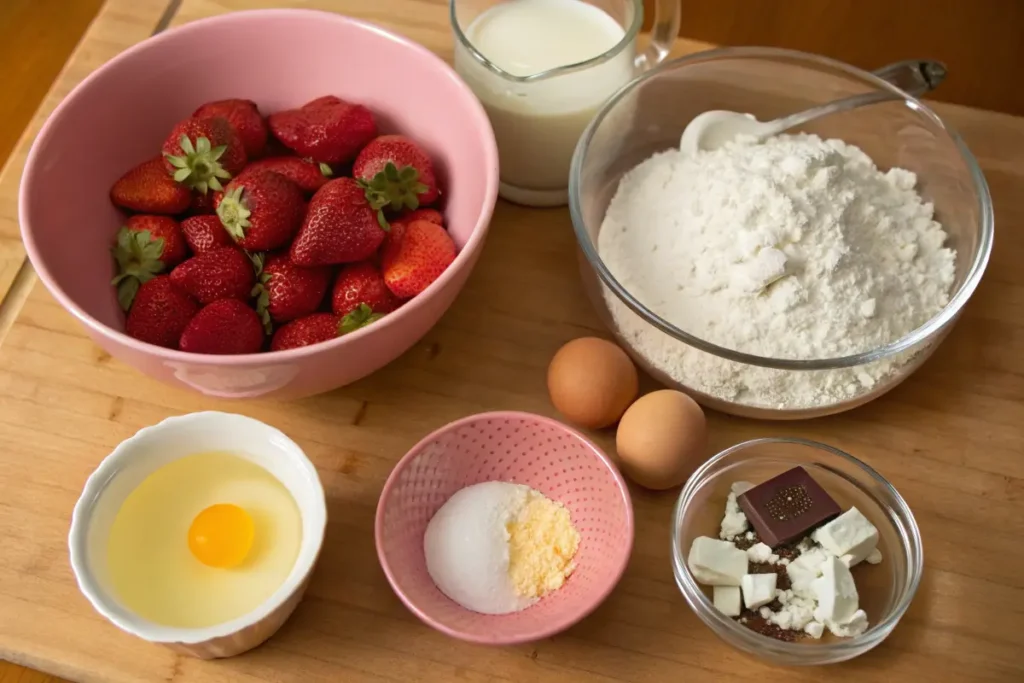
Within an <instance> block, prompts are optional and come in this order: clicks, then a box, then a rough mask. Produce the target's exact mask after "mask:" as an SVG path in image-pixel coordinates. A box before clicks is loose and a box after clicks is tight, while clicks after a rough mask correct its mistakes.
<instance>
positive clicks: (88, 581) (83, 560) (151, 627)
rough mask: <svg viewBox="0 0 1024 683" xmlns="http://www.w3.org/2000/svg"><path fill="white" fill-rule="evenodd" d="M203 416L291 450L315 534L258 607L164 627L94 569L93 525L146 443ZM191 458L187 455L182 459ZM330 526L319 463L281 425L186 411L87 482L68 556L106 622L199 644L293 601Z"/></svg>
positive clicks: (151, 429) (119, 451) (146, 635)
mask: <svg viewBox="0 0 1024 683" xmlns="http://www.w3.org/2000/svg"><path fill="white" fill-rule="evenodd" d="M204 420H206V421H213V422H215V423H221V424H223V423H226V422H236V423H239V425H241V426H249V427H251V428H257V429H261V430H265V431H266V433H267V435H268V437H270V438H272V439H273V440H274V443H275V444H277V445H279V446H280V448H281V450H282V451H283V452H286V453H287V454H288V462H289V467H294V468H296V469H298V470H299V471H300V472H301V473H302V475H303V478H304V479H305V480H306V481H307V483H308V484H309V491H308V500H307V502H306V503H299V502H298V501H296V505H297V506H298V507H299V510H300V516H301V517H302V518H303V520H305V519H306V515H305V514H303V513H302V509H303V506H304V505H308V506H309V507H310V508H311V512H312V517H311V519H312V521H313V525H314V533H313V534H312V535H311V536H308V537H307V536H306V535H304V536H303V538H302V541H301V544H300V546H299V550H298V555H297V556H296V557H295V562H294V563H293V564H292V568H291V570H290V571H289V572H288V576H287V577H285V580H284V581H283V582H281V585H279V586H278V587H277V589H276V590H275V591H274V592H273V593H271V594H270V595H269V596H268V597H267V598H266V599H265V600H264V601H263V602H261V603H260V604H259V605H258V606H257V607H256V608H254V609H253V610H251V611H249V612H247V613H246V614H242V615H240V616H238V617H235V618H234V619H230V620H228V621H224V622H221V623H218V624H213V625H211V626H204V627H200V628H183V627H177V626H165V625H163V624H159V623H157V622H154V621H151V620H149V619H146V618H144V617H142V616H139V615H137V614H135V613H134V612H133V611H132V610H130V609H129V608H127V607H123V606H121V605H119V604H118V603H117V599H116V598H115V597H114V596H113V595H111V594H110V592H109V591H107V590H104V589H103V588H102V587H101V586H100V584H99V581H98V580H97V579H96V578H95V576H94V575H93V572H92V571H91V570H90V568H89V561H88V536H89V527H90V523H91V520H92V514H93V512H94V510H95V508H96V504H97V503H98V502H99V500H100V498H101V497H102V496H103V492H104V491H105V490H106V488H107V486H108V485H109V484H110V483H111V482H112V481H113V480H114V479H115V478H116V477H117V474H118V473H119V472H120V471H121V469H122V467H123V466H124V464H125V463H126V462H128V461H130V460H131V459H133V458H135V457H137V453H138V452H139V450H138V449H139V448H140V447H141V444H142V443H144V442H145V441H146V440H147V439H148V438H149V437H151V436H152V435H153V434H154V433H158V432H161V431H171V432H173V431H175V430H177V429H179V428H180V427H182V426H184V425H185V424H188V423H194V422H201V421H204ZM186 456H187V453H185V454H183V455H182V456H181V457H186ZM275 478H276V477H275ZM326 527H327V499H326V496H325V494H324V489H323V483H322V482H321V481H320V477H319V475H318V474H317V471H316V467H315V466H314V465H313V463H312V461H311V460H310V459H309V457H308V456H307V455H306V453H305V452H304V451H303V450H302V448H301V447H300V446H299V445H298V444H297V443H295V442H294V441H293V440H292V439H290V438H289V437H288V436H287V435H286V434H285V433H284V432H282V431H281V430H279V429H277V428H276V427H272V426H270V425H268V424H267V423H265V422H262V421H260V420H257V419H255V418H252V417H248V416H246V415H241V414H238V413H225V412H220V411H215V410H206V411H201V412H196V413H186V414H184V415H174V416H171V417H168V418H165V419H163V420H161V421H160V422H157V423H156V424H153V425H149V426H147V427H143V428H142V429H140V430H139V431H137V432H136V433H135V434H133V435H132V436H130V437H128V438H127V439H125V440H124V441H122V442H121V443H119V444H118V445H117V446H116V447H115V448H114V450H113V451H111V452H110V453H109V454H108V455H107V456H106V457H104V458H103V460H102V461H101V462H100V464H99V465H98V466H97V467H96V469H95V470H94V471H93V472H92V474H90V475H89V478H88V479H87V480H86V482H85V486H84V487H83V488H82V493H81V495H80V496H79V498H78V500H77V501H76V502H75V507H74V510H73V512H72V513H71V527H70V529H69V530H68V556H69V559H70V563H71V571H72V573H73V574H74V576H75V582H76V583H77V585H78V589H79V591H80V592H81V593H82V595H84V596H85V598H86V599H87V600H88V601H89V603H90V604H91V605H92V607H93V609H95V610H96V611H97V612H98V613H99V614H100V615H102V616H103V617H104V618H106V619H107V621H109V622H110V623H112V624H114V625H115V626H117V627H118V628H120V629H121V630H122V631H125V632H126V633H130V634H132V635H135V636H138V637H140V638H142V639H144V640H147V641H150V642H154V643H172V644H173V643H179V644H184V645H195V644H198V643H204V642H207V641H209V640H213V639H216V638H223V637H226V636H230V635H232V634H235V633H237V632H239V631H241V630H242V629H244V628H246V627H248V626H252V625H253V624H256V623H259V622H260V621H262V620H263V619H266V618H267V617H268V616H270V615H271V614H272V613H273V612H274V611H275V610H277V609H279V608H280V607H281V605H283V604H284V603H285V602H286V601H287V600H289V599H290V598H291V597H292V595H294V594H295V592H296V591H297V590H300V589H301V587H302V585H303V583H304V582H305V581H306V580H307V578H308V577H309V576H310V574H311V573H312V570H313V567H314V566H315V565H316V562H317V559H318V558H319V555H320V551H321V549H322V548H323V542H324V532H325V530H326Z"/></svg>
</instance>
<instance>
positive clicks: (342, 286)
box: [331, 261, 401, 316]
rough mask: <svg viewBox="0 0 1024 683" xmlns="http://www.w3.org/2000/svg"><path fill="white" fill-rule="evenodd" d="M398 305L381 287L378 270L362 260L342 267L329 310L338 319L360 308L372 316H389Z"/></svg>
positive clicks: (389, 292)
mask: <svg viewBox="0 0 1024 683" xmlns="http://www.w3.org/2000/svg"><path fill="white" fill-rule="evenodd" d="M400 303H401V302H400V301H399V300H398V299H396V298H395V295H394V294H392V293H391V290H390V289H388V287H387V285H386V284H384V277H383V276H382V275H381V274H380V271H379V270H377V268H376V267H375V266H374V265H373V264H372V263H368V262H365V261H364V262H363V263H354V264H352V265H350V266H345V267H344V268H342V269H341V272H340V273H338V279H337V280H335V281H334V291H333V292H332V294H331V310H332V311H334V314H335V315H340V316H346V315H348V314H349V313H351V312H352V311H354V310H356V309H357V308H359V306H360V305H365V306H367V307H369V309H370V311H371V312H372V313H390V312H391V311H393V310H395V309H396V308H398V306H399V304H400Z"/></svg>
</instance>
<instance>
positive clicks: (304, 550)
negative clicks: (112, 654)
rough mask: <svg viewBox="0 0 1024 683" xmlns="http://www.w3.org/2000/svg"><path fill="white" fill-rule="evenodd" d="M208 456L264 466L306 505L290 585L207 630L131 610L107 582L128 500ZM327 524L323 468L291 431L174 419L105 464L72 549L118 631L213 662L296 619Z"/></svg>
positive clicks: (74, 531)
mask: <svg viewBox="0 0 1024 683" xmlns="http://www.w3.org/2000/svg"><path fill="white" fill-rule="evenodd" d="M204 451H228V452H231V453H235V454H237V455H239V456H240V457H244V458H246V459H248V460H250V461H252V462H254V463H256V464H257V465H259V466H261V467H263V468H264V469H266V470H267V471H268V472H270V473H271V474H272V475H274V476H275V477H277V479H278V480H279V481H280V482H281V483H282V484H284V486H285V488H287V489H288V491H289V493H291V495H292V498H294V499H295V503H296V504H297V505H298V508H299V513H300V516H301V519H302V543H301V545H300V546H299V555H298V557H297V558H296V560H295V565H294V566H293V567H292V571H291V573H289V574H288V577H287V578H286V579H285V581H284V583H283V584H281V586H280V587H278V589H277V590H276V591H274V593H273V594H272V595H271V596H270V597H269V598H267V599H266V600H265V601H264V602H263V603H262V604H260V605H259V607H257V608H256V609H255V610H253V611H252V612H250V613H249V614H245V615H243V616H240V617H238V618H236V619H232V620H231V621H227V622H224V623H221V624H216V625H214V626H209V627H206V628H172V627H168V626H163V625H161V624H157V623H154V622H152V621H149V620H147V619H144V618H142V617H140V616H139V615H137V614H134V613H133V612H132V611H130V610H128V609H127V608H125V607H124V606H123V605H122V604H121V603H120V602H119V601H118V600H117V598H116V597H115V596H114V593H113V591H112V590H111V587H110V584H109V581H108V579H107V567H106V562H107V552H106V550H107V539H108V538H109V535H110V527H111V525H112V524H113V522H114V518H115V516H116V515H117V512H118V510H119V509H120V508H121V505H122V503H123V502H124V500H125V498H127V496H128V494H130V493H131V492H132V491H133V490H135V488H136V487H137V486H138V485H139V484H141V483H142V481H143V480H144V479H145V478H146V477H147V476H149V475H150V474H152V473H153V472H154V471H156V470H157V469H158V468H160V467H162V466H164V465H166V464H167V463H169V462H171V461H173V460H177V459H178V458H182V457H185V456H188V455H192V454H194V453H199V452H204ZM326 524H327V505H326V501H325V499H324V490H323V486H322V485H321V483H320V478H319V477H318V476H317V473H316V468H315V467H313V463H311V462H310V461H309V458H307V457H306V455H305V453H303V452H302V449H301V448H299V446H298V445H297V444H296V443H295V442H294V441H292V440H291V439H289V438H288V437H287V436H285V435H284V434H283V433H281V432H280V431H278V430H277V429H274V428H273V427H270V426H269V425H266V424H264V423H262V422H260V421H259V420H254V419H252V418H249V417H245V416H243V415H232V414H229V413H219V412H202V413H191V414H188V415H180V416H176V417H170V418H167V419H166V420H164V421H163V422H160V423H159V424H156V425H153V426H152V427H146V428H144V429H141V430H139V432H138V433H136V434H135V435H134V436H132V437H131V438H129V439H126V440H125V441H123V442H122V443H121V444H120V445H119V446H118V447H117V448H115V449H114V452H113V453H111V454H110V455H108V456H107V457H106V458H104V459H103V462H101V463H100V465H99V467H98V468H96V471H95V472H93V473H92V475H90V476H89V479H88V481H87V482H86V483H85V488H84V489H83V491H82V496H81V497H80V498H79V499H78V503H76V504H75V511H74V514H73V515H72V518H71V531H70V533H69V535H68V544H69V546H70V554H71V568H72V570H73V571H74V573H75V579H76V580H77V581H78V587H79V589H80V590H81V591H82V593H83V594H84V595H85V597H86V598H88V600H89V602H90V603H92V606H93V607H94V608H95V609H96V611H98V612H99V613H100V614H102V615H103V616H104V617H106V618H107V619H108V620H109V621H110V622H112V623H113V624H114V625H115V626H117V627H119V628H121V629H122V630H124V631H126V632H128V633H131V634H132V635H135V636H138V637H139V638H142V639H144V640H148V641H150V642H153V643H159V644H161V645H166V646H167V647H170V648H171V649H173V650H176V651H178V652H182V653H185V654H189V655H192V656H194V657H200V658H203V659H213V658H216V657H230V656H232V655H237V654H239V653H242V652H245V651H246V650H250V649H252V648H254V647H256V646H257V645H259V644H260V643H262V642H263V641H265V640H266V639H267V638H269V637H270V636H272V635H274V633H275V632H276V631H277V629H278V628H280V627H281V625H282V624H283V623H284V622H285V620H287V619H288V616H289V615H290V614H291V613H292V611H293V610H294V609H295V606H296V605H298V603H299V600H301V599H302V594H303V593H304V592H305V590H306V585H307V584H308V583H309V577H310V575H311V574H312V572H313V567H314V565H315V564H316V560H317V557H318V556H319V554H320V547H321V545H322V544H323V537H324V528H325V527H326Z"/></svg>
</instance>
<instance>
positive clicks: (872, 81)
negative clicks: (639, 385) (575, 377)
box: [569, 47, 995, 370]
mask: <svg viewBox="0 0 1024 683" xmlns="http://www.w3.org/2000/svg"><path fill="white" fill-rule="evenodd" d="M719 59H766V60H770V59H776V60H789V61H796V62H800V63H802V64H804V65H807V66H814V67H819V68H821V67H825V68H829V69H833V70H836V71H840V72H844V73H845V74H846V75H847V76H850V77H852V78H855V79H858V80H860V81H862V82H864V83H866V84H867V85H873V86H875V87H876V88H878V89H880V90H888V91H889V92H891V93H892V94H894V95H895V96H896V97H897V100H896V101H898V100H899V99H902V100H903V102H904V104H905V105H906V106H907V107H908V108H910V109H913V110H914V111H916V112H917V113H919V114H920V115H921V116H923V117H924V118H925V119H926V120H928V121H929V122H930V123H931V124H932V125H934V126H935V127H936V128H937V129H939V130H941V131H944V132H945V133H946V134H947V135H948V136H949V138H950V140H951V141H952V142H953V144H954V146H955V147H956V149H957V150H958V151H959V153H960V157H961V159H962V160H963V162H964V164H965V166H966V167H967V171H968V175H969V176H970V179H971V181H972V184H973V188H974V191H975V194H976V196H977V199H978V206H977V209H978V216H979V221H978V222H979V227H980V229H979V242H978V249H977V252H976V253H975V255H974V259H973V261H972V263H971V264H970V267H969V268H968V270H967V273H966V276H965V277H964V281H963V283H962V284H961V285H960V287H959V288H958V289H957V290H956V291H955V292H954V293H953V295H952V296H951V297H950V299H949V301H948V302H947V303H946V305H945V306H943V307H942V310H940V311H939V312H938V313H936V314H935V315H934V316H932V317H931V318H930V319H929V320H927V321H926V322H924V323H923V324H922V325H920V326H918V327H917V329H915V330H912V331H910V332H909V333H907V334H905V335H904V336H902V337H900V338H899V339H896V340H895V341H892V342H889V343H888V344H885V345H883V346H879V347H877V348H874V349H870V350H868V351H862V352H860V353H855V354H850V355H846V356H837V357H834V358H809V359H799V360H795V359H790V358H771V357H768V356H759V355H756V354H752V353H746V352H742V351H736V350H734V349H730V348H727V347H724V346H720V345H718V344H715V343H712V342H709V341H706V340H704V339H701V338H700V337H696V336H694V335H692V334H690V333H688V332H686V331H684V330H682V329H680V328H679V327H677V326H675V325H673V324H671V323H669V322H668V321H666V320H664V319H662V318H661V317H660V316H658V315H657V314H656V313H654V312H653V311H652V310H650V309H649V308H648V307H647V306H645V305H644V304H643V303H641V302H640V301H638V300H637V299H636V298H634V297H633V296H632V295H631V294H630V293H629V291H628V290H627V289H626V288H625V287H624V286H623V285H622V284H621V283H619V281H618V280H617V279H616V278H615V277H614V276H613V275H612V273H611V271H610V270H609V269H608V267H607V266H606V265H605V263H604V261H603V259H602V258H601V256H600V254H599V253H598V250H597V247H596V245H595V244H594V243H593V241H592V240H591V239H590V235H589V233H588V232H587V229H586V222H585V221H584V219H583V211H582V207H581V203H580V177H581V174H582V171H583V164H584V162H585V160H586V156H587V153H588V151H589V148H590V143H591V141H592V139H593V137H594V135H595V133H596V132H597V129H598V128H599V127H600V126H601V124H602V123H603V121H604V120H605V118H606V117H607V116H608V115H609V114H610V113H611V112H612V110H614V109H615V107H616V106H617V105H618V104H619V102H620V101H621V100H622V99H623V98H625V97H626V96H627V95H629V94H630V93H631V92H633V90H635V89H636V88H638V87H639V86H641V85H643V84H644V83H645V82H646V81H648V80H650V79H653V78H657V77H658V76H659V75H661V74H662V73H665V72H668V71H672V70H675V69H678V68H681V67H686V66H690V65H693V64H698V63H700V62H705V61H714V60H719ZM569 213H570V216H571V218H572V224H573V230H574V231H575V233H576V242H577V244H579V246H580V249H581V250H582V251H583V254H584V256H585V257H586V259H587V261H588V262H589V264H590V266H591V267H592V268H593V269H594V270H595V271H596V272H597V275H598V278H599V279H600V280H601V283H602V284H603V285H604V286H605V287H607V288H608V289H610V290H611V291H612V292H613V293H614V294H615V296H616V297H618V299H619V300H620V301H622V303H624V304H625V305H626V306H628V307H629V308H630V309H632V311H633V312H634V313H636V314H637V315H638V316H640V318H641V319H642V320H644V322H646V323H647V324H649V325H652V326H654V327H655V328H657V329H658V330H660V331H661V332H663V333H665V334H667V335H669V336H670V337H672V338H674V339H676V340H678V341H680V342H683V343H685V344H688V345H690V346H692V347H694V348H697V349H700V350H701V351H704V352H707V353H710V354H712V355H714V356H718V357H720V358H726V359H728V360H732V361H736V362H739V363H745V364H748V365H755V366H759V367H766V368H775V369H780V370H832V369H837V368H849V367H855V366H858V365H863V364H865V363H870V362H873V361H877V360H881V359H884V358H888V357H890V356H894V355H896V354H898V353H901V352H903V351H906V350H908V349H911V348H913V347H915V346H917V345H918V344H920V343H922V342H924V341H926V340H927V339H929V338H931V337H932V335H934V334H935V333H936V332H937V331H938V330H940V329H941V328H943V327H944V326H945V325H947V324H948V323H950V322H951V321H953V320H955V318H956V317H957V316H958V315H959V314H960V311H961V309H962V308H963V307H964V305H965V304H966V303H967V301H968V300H969V299H970V298H971V295H972V294H973V293H974V290H975V289H977V287H978V284H979V283H980V281H981V278H982V276H983V275H984V273H985V269H986V267H987V265H988V261H989V258H990V256H991V253H992V244H993V240H994V233H995V218H994V214H993V207H992V196H991V193H990V192H989V187H988V183H987V181H986V180H985V176H984V174H983V173H982V171H981V168H980V166H979V165H978V161H977V159H976V158H975V157H974V155H973V154H972V153H971V151H970V149H968V147H967V145H966V143H964V141H963V139H962V138H961V137H960V135H959V134H958V133H957V132H956V131H955V130H954V129H953V128H952V127H950V126H949V125H947V124H946V123H945V121H943V119H942V118H941V117H939V115H938V114H936V113H935V112H934V111H933V110H932V109H931V108H930V107H929V106H928V105H927V104H924V103H923V102H922V101H921V100H919V99H918V98H916V97H914V96H912V95H910V94H908V93H906V92H904V91H903V90H900V89H899V88H897V87H896V86H895V85H892V84H891V83H889V82H888V81H885V80H882V79H881V78H879V77H878V76H876V75H875V74H873V73H871V72H869V71H865V70H863V69H860V68H858V67H855V66H853V65H851V64H847V63H845V62H841V61H839V60H836V59H831V58H829V57H824V56H822V55H816V54H812V53H808V52H801V51H798V50H786V49H781V48H769V47H725V48H717V49H713V50H705V51H703V52H696V53H694V54H691V55H687V56H684V57H680V58H678V59H672V60H668V61H665V62H662V63H661V64H659V65H658V66H656V67H654V68H653V69H650V70H649V71H646V72H644V73H643V74H641V75H639V76H637V77H636V78H634V79H633V80H632V81H630V82H629V83H627V84H626V85H624V86H622V87H621V88H619V90H617V91H616V92H615V93H614V94H613V95H612V96H611V97H610V98H609V99H608V100H606V101H605V103H604V104H603V105H602V107H601V109H600V110H599V111H598V113H597V114H596V115H595V116H594V118H593V119H591V121H590V123H589V125H588V126H587V127H586V129H585V130H584V131H583V134H582V135H581V136H580V139H579V142H578V143H577V144H576V149H575V151H574V153H573V158H572V164H571V166H570V170H569Z"/></svg>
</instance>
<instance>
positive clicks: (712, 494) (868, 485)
mask: <svg viewBox="0 0 1024 683" xmlns="http://www.w3.org/2000/svg"><path fill="white" fill-rule="evenodd" d="M796 466H801V467H803V468H804V469H806V470H807V471H808V472H809V473H810V475H811V476H812V477H814V479H815V481H817V482H818V483H819V484H821V486H822V487H823V488H824V489H825V490H826V491H827V492H828V494H829V495H830V496H832V497H833V498H834V499H835V500H836V502H837V503H839V506H840V507H841V508H842V509H843V510H847V509H849V508H850V507H851V506H855V507H856V508H857V509H858V510H860V511H861V512H862V513H863V514H864V516H865V517H867V518H868V519H869V520H871V523H872V524H874V525H875V526H876V527H877V528H878V533H879V541H878V549H879V550H880V551H881V552H882V562H881V563H880V564H877V565H870V564H868V563H866V562H864V563H861V564H860V565H857V567H855V568H854V570H853V575H854V578H855V579H856V581H857V590H858V593H859V594H860V607H861V609H863V610H864V611H865V612H867V615H868V623H869V624H870V625H869V627H868V630H867V631H865V632H864V633H863V634H861V635H859V636H856V637H853V638H835V637H833V636H831V635H829V634H828V632H827V631H826V634H825V635H824V636H823V637H822V638H821V640H814V639H812V638H809V637H808V638H802V639H800V640H798V641H797V642H793V643H787V642H782V641H779V640H775V639H774V638H770V637H768V636H764V635H761V634H759V633H755V632H754V631H752V630H750V629H748V628H746V627H745V626H743V625H741V624H739V623H737V622H736V621H734V620H732V619H730V618H729V617H726V616H725V615H723V614H722V613H721V612H719V611H718V610H717V609H715V607H714V604H713V603H712V601H711V597H710V589H706V588H704V587H702V586H700V585H699V584H698V583H697V581H696V579H694V577H693V574H692V573H691V572H690V568H689V567H688V566H687V564H686V557H687V555H688V554H689V552H690V545H691V544H692V543H693V540H694V539H695V538H697V537H698V536H711V537H713V538H717V537H718V530H719V524H720V522H721V520H722V515H723V513H724V511H725V501H726V498H727V496H728V495H729V490H730V487H731V486H732V484H733V483H734V482H737V481H748V482H750V483H752V484H759V483H761V482H763V481H766V480H768V479H770V478H772V477H774V476H776V475H778V474H781V473H782V472H784V471H786V470H788V469H791V468H793V467H796ZM923 562H924V560H923V554H922V548H921V534H920V532H919V531H918V528H917V522H915V521H914V515H913V514H912V513H911V512H910V508H909V507H908V506H907V503H906V501H904V500H903V498H902V496H900V494H899V493H898V492H897V491H896V489H895V488H893V487H892V485H891V484H890V483H889V482H887V481H886V480H885V479H884V478H883V477H882V476H881V475H880V474H879V473H878V472H876V471H875V470H873V469H871V468H870V467H868V466H867V465H866V464H865V463H863V462H861V461H860V460H858V459H857V458H855V457H853V456H852V455H849V454H847V453H844V452H843V451H841V450H839V449H837V448H833V447H831V446H827V445H825V444H823V443H818V442H815V441H807V440H804V439H795V438H765V439H754V440H752V441H745V442H743V443H740V444H737V445H735V446H732V447H731V448H727V449H726V450H724V451H722V452H721V453H719V454H718V455H716V456H714V457H713V458H711V459H710V460H708V461H707V462H706V463H704V465H702V466H701V467H700V469H698V470H697V471H696V472H695V473H694V474H693V476H692V477H690V480H689V481H688V482H686V486H684V487H683V491H682V493H681V494H680V496H679V501H678V502H677V503H676V508H675V512H674V513H673V524H672V565H673V573H674V574H675V577H676V584H677V585H678V586H679V590H681V591H682V593H683V597H684V598H686V602H687V603H689V605H690V607H691V608H692V609H693V611H694V612H696V613H697V616H698V617H700V619H701V620H702V621H703V622H704V623H705V624H707V625H708V626H709V627H710V628H711V630H712V631H714V632H715V633H716V634H717V635H718V636H719V637H720V638H722V639H723V640H724V641H726V642H727V643H729V644H730V645H732V646H733V647H736V648H738V649H740V650H742V651H743V652H746V653H748V654H751V655H754V656H755V657H758V658H760V659H763V660H765V661H768V662H772V663H774V664H782V665H790V666H793V665H798V666H814V665H819V664H834V663H836V662H843V661H846V660H848V659H853V658H854V657H857V656H859V655H862V654H864V653H865V652H867V651H868V650H870V649H872V648H873V647H875V646H876V645H878V644H879V643H881V642H882V641H883V640H885V639H886V638H887V637H888V636H889V634H890V633H892V630H893V628H895V627H896V624H897V623H898V622H899V620H900V618H901V617H902V616H903V614H904V612H906V611H907V607H909V606H910V601H911V600H912V599H913V597H914V593H915V592H916V591H917V586H918V584H919V583H920V581H921V572H922V569H923ZM705 591H707V592H705Z"/></svg>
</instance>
